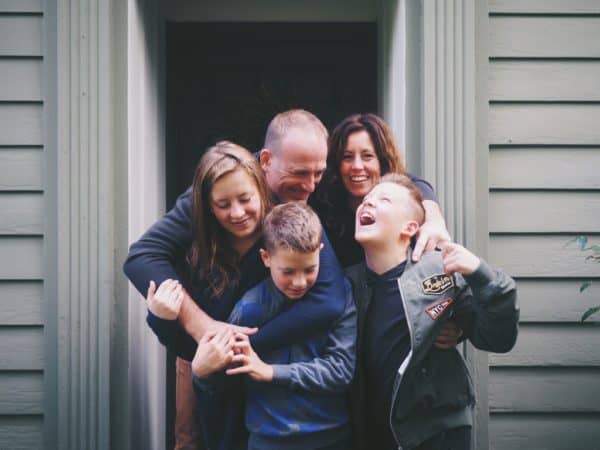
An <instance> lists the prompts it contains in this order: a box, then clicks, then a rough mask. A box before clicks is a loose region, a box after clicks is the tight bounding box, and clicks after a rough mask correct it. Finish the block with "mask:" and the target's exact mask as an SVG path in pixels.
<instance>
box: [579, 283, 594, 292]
mask: <svg viewBox="0 0 600 450" xmlns="http://www.w3.org/2000/svg"><path fill="white" fill-rule="evenodd" d="M591 285H592V282H591V281H584V282H583V283H581V286H579V292H583V291H585V290H586V289H587V288H589V287H590V286H591Z"/></svg>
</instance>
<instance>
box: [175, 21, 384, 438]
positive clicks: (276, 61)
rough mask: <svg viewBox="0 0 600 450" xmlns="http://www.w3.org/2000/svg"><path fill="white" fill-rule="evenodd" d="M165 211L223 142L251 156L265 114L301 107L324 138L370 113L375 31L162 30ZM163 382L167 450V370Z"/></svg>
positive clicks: (205, 26) (294, 26)
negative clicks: (349, 118)
mask: <svg viewBox="0 0 600 450" xmlns="http://www.w3.org/2000/svg"><path fill="white" fill-rule="evenodd" d="M166 31H167V33H166V37H167V42H166V53H167V65H166V67H167V69H166V72H167V130H166V136H167V164H166V167H167V202H168V205H167V208H170V207H171V205H172V204H173V203H174V201H175V199H176V198H177V196H178V195H179V194H180V193H181V192H183V191H185V190H186V189H187V188H188V187H189V186H190V184H191V182H192V177H193V173H194V169H195V167H196V164H197V163H198V160H199V159H200V156H201V155H202V153H203V152H204V150H205V149H206V148H207V147H208V146H210V145H212V144H214V143H215V142H216V141H219V140H222V139H228V140H231V141H233V142H236V143H238V144H241V145H243V146H244V147H246V148H248V149H249V150H250V151H258V150H260V149H261V147H262V144H263V139H264V133H265V130H266V127H267V125H268V123H269V121H270V120H271V119H272V118H273V116H274V115H275V114H277V113H278V112H281V111H285V110H287V109H291V108H303V109H307V110H308V111H311V112H312V113H314V114H316V115H317V116H318V117H319V118H320V119H321V120H322V121H323V123H324V124H325V126H326V127H327V128H329V129H330V130H331V128H332V127H333V126H335V125H336V124H337V123H338V122H339V121H340V120H342V119H343V118H344V117H346V116H348V115H350V114H352V113H356V112H377V110H378V105H377V26H376V24H375V23H189V22H186V23H168V24H167V30H166ZM168 367H169V371H168V376H167V383H168V386H169V388H168V390H167V404H168V414H167V424H168V425H167V428H168V431H167V448H169V449H170V448H173V437H172V436H173V434H172V424H173V414H174V406H173V405H174V384H175V383H174V370H173V361H172V359H171V360H170V361H169V364H168Z"/></svg>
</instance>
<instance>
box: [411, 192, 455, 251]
mask: <svg viewBox="0 0 600 450" xmlns="http://www.w3.org/2000/svg"><path fill="white" fill-rule="evenodd" d="M423 206H424V207H425V211H426V214H425V223H424V224H423V225H421V228H420V229H419V233H418V235H417V242H416V244H415V249H414V250H413V253H412V259H413V261H415V262H416V261H418V260H419V259H420V258H421V255H422V254H423V251H432V250H435V248H436V247H441V246H442V245H443V244H444V243H445V242H450V241H451V240H452V238H451V237H450V233H448V230H447V229H446V222H445V221H444V216H442V213H441V211H440V208H439V206H438V205H437V203H435V202H433V201H431V200H425V201H424V202H423Z"/></svg>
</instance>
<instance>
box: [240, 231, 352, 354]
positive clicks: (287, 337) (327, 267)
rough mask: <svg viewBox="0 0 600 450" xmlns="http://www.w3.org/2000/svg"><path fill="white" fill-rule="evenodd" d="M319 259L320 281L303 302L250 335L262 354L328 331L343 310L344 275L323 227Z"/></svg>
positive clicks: (252, 342) (255, 346)
mask: <svg viewBox="0 0 600 450" xmlns="http://www.w3.org/2000/svg"><path fill="white" fill-rule="evenodd" d="M320 258H321V259H320V269H319V276H318V277H317V282H316V283H315V285H314V286H313V287H312V288H311V289H310V290H309V291H308V293H307V294H306V296H305V297H304V298H303V299H302V301H301V302H296V303H295V304H294V305H293V306H292V307H291V308H289V309H288V310H286V311H284V312H283V313H281V314H280V315H278V316H277V317H275V318H274V319H273V320H271V321H269V322H267V323H265V324H264V325H263V326H262V327H261V328H260V329H259V330H258V333H256V334H255V335H253V336H251V337H250V342H251V344H252V347H253V348H254V350H256V351H257V352H258V353H259V354H261V353H264V352H269V351H271V350H274V349H277V348H281V347H288V346H290V345H292V344H294V343H298V342H302V341H304V340H306V339H307V338H308V337H310V336H312V335H314V334H316V333H319V332H326V331H327V329H328V328H329V327H330V326H331V324H332V323H333V322H334V321H335V320H336V319H338V318H339V317H340V315H341V314H342V312H343V311H344V307H345V292H344V274H343V272H342V269H341V268H340V264H339V262H338V260H337V258H336V256H335V254H334V252H333V249H332V247H331V244H330V243H329V239H328V238H327V236H326V234H325V231H324V230H323V249H322V250H321V254H320Z"/></svg>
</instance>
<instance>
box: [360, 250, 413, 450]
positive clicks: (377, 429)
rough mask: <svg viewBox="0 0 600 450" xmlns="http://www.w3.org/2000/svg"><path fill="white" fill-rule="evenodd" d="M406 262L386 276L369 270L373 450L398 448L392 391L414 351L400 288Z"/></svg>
mask: <svg viewBox="0 0 600 450" xmlns="http://www.w3.org/2000/svg"><path fill="white" fill-rule="evenodd" d="M405 266H406V261H404V262H403V263H401V264H399V265H398V266H396V267H394V268H393V269H390V270H389V271H387V272H386V273H384V274H382V275H377V274H376V273H374V272H372V271H370V270H368V269H367V280H368V281H367V282H368V283H369V284H370V285H371V288H372V297H371V302H370V303H369V307H368V310H367V314H366V322H365V336H364V342H365V357H364V361H365V374H366V380H367V383H366V389H367V392H366V394H367V395H366V397H367V405H366V407H367V411H366V418H367V420H366V424H367V442H369V444H370V446H371V448H373V449H377V450H387V449H395V448H397V444H396V441H395V439H394V436H393V434H392V430H391V428H390V409H391V402H392V390H393V388H394V380H395V378H396V373H397V371H398V368H399V367H400V365H401V364H402V361H403V360H404V359H405V358H406V356H407V355H408V352H409V350H410V333H409V331H408V324H407V322H406V317H405V315H404V306H403V303H402V298H401V296H400V289H399V288H398V281H397V280H398V277H400V275H402V273H403V272H404V267H405Z"/></svg>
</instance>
